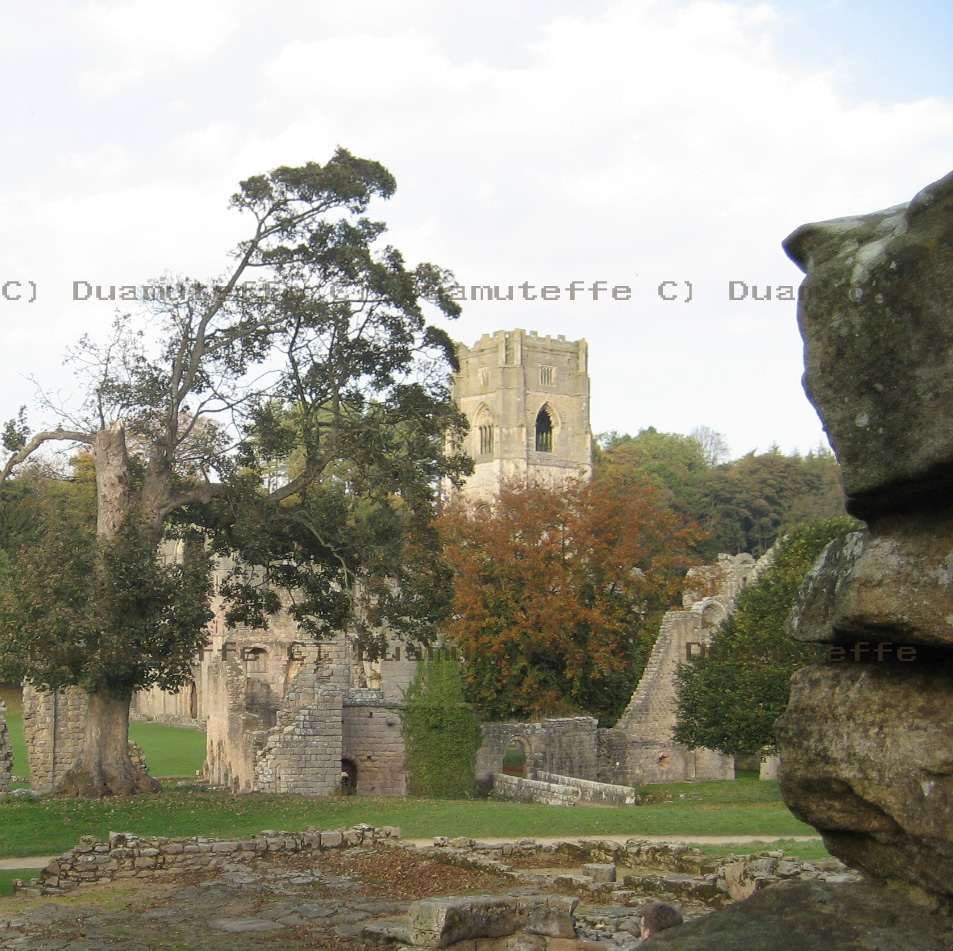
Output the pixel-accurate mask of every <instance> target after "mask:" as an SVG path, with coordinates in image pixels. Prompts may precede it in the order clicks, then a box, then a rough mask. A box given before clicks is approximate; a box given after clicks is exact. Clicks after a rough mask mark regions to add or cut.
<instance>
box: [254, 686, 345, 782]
mask: <svg viewBox="0 0 953 951" xmlns="http://www.w3.org/2000/svg"><path fill="white" fill-rule="evenodd" d="M342 702H343V691H342V689H341V688H340V686H338V685H337V684H334V683H328V682H327V681H325V680H324V679H323V678H321V677H319V675H318V674H317V673H316V672H315V671H314V670H313V669H312V670H302V671H301V672H300V673H299V674H298V676H297V677H296V678H295V681H294V684H293V685H292V689H291V691H290V693H289V694H288V696H287V698H286V699H285V701H284V703H283V704H282V706H281V707H280V709H279V711H278V723H277V724H276V725H275V726H274V727H272V729H271V730H269V731H268V734H267V736H266V738H265V743H264V746H263V748H262V751H261V753H260V754H259V756H258V758H257V760H256V763H255V775H256V785H255V788H256V789H258V790H260V791H261V792H274V793H296V794H297V795H300V796H330V795H331V794H332V793H333V792H335V791H336V790H337V789H339V788H340V782H341V736H342V729H343V726H342Z"/></svg>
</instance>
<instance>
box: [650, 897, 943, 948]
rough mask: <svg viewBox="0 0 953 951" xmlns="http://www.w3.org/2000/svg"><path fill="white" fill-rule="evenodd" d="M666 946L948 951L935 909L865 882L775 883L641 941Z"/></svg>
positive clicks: (653, 945)
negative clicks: (834, 883)
mask: <svg viewBox="0 0 953 951" xmlns="http://www.w3.org/2000/svg"><path fill="white" fill-rule="evenodd" d="M649 946H650V947H652V948H653V949H654V948H658V949H659V951H662V949H669V951H768V949H770V951H900V949H902V951H950V949H951V948H953V921H951V919H950V918H949V916H948V915H946V914H945V913H943V912H941V911H937V910H934V909H929V908H924V907H923V906H919V905H915V904H913V903H911V902H909V901H907V900H905V899H904V898H903V897H902V896H900V895H897V894H894V893H891V892H889V891H887V890H885V889H883V888H879V887H877V886H873V885H867V884H856V883H855V884H849V885H831V884H828V883H824V882H801V883H798V884H796V885H775V886H774V887H773V888H768V889H765V890H764V891H762V892H758V893H757V894H755V895H753V896H752V897H751V898H749V899H747V900H746V901H743V902H738V903H737V904H735V905H731V906H729V907H728V908H726V909H725V910H724V911H720V912H718V913H717V914H714V915H708V916H707V917H705V918H696V919H695V920H694V921H689V922H686V923H685V924H684V925H680V926H679V927H678V928H672V929H670V930H669V931H663V932H661V933H660V934H659V935H657V936H656V937H654V938H652V940H651V941H650V942H649V945H647V947H649Z"/></svg>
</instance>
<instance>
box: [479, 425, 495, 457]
mask: <svg viewBox="0 0 953 951" xmlns="http://www.w3.org/2000/svg"><path fill="white" fill-rule="evenodd" d="M492 452H493V426H492V424H490V423H483V424H482V425H481V426H480V455H481V456H487V455H489V454H490V453H492Z"/></svg>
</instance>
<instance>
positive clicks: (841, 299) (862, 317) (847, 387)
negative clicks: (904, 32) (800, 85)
mask: <svg viewBox="0 0 953 951" xmlns="http://www.w3.org/2000/svg"><path fill="white" fill-rule="evenodd" d="M785 250H786V251H787V252H788V254H789V255H790V256H791V257H792V258H793V259H794V261H795V262H796V263H797V264H798V265H799V266H800V267H801V268H802V269H803V270H805V271H806V272H807V274H808V276H807V278H806V280H805V281H804V284H803V285H802V289H801V295H802V301H801V306H800V307H799V320H800V325H801V333H802V335H803V337H804V349H805V365H806V372H805V384H804V385H805V389H806V390H807V393H808V396H809V398H810V399H811V402H812V403H813V404H814V405H815V407H816V408H817V411H818V413H819V414H820V415H821V417H822V419H823V421H824V425H825V428H826V430H827V432H828V434H829V436H830V439H831V444H832V445H833V446H834V451H835V452H836V454H837V458H838V459H839V460H840V463H841V465H842V467H843V472H844V490H845V493H846V495H847V504H848V511H849V512H851V514H854V515H857V516H858V517H860V518H864V519H868V518H870V517H872V516H875V515H878V514H882V513H883V512H886V511H896V510H901V509H910V508H916V507H918V506H919V505H920V504H921V503H922V502H923V501H924V500H928V499H935V498H937V497H942V496H944V495H948V493H949V492H950V490H951V489H953V425H951V423H950V421H951V420H953V320H950V307H951V303H950V302H951V301H953V174H950V175H948V176H946V178H943V179H941V180H940V181H938V182H935V183H934V184H932V185H930V186H928V187H927V188H925V189H923V191H921V192H920V193H919V194H918V195H917V196H916V197H915V198H914V199H913V200H912V201H911V202H910V203H909V204H908V205H899V206H897V207H895V208H889V209H887V210H886V211H880V212H876V213H875V214H870V215H866V216H862V217H857V218H841V219H837V220H833V221H825V222H820V223H817V224H809V225H804V226H802V227H801V228H799V229H798V230H797V231H795V232H794V233H793V234H792V235H790V236H789V237H788V238H787V240H786V241H785Z"/></svg>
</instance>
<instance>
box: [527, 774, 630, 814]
mask: <svg viewBox="0 0 953 951" xmlns="http://www.w3.org/2000/svg"><path fill="white" fill-rule="evenodd" d="M536 778H537V779H538V780H540V781H541V782H544V783H553V784H555V785H557V786H572V787H573V788H574V789H578V790H579V801H580V802H604V803H610V804H612V805H616V806H634V805H636V804H637V803H638V801H639V797H638V796H637V795H636V792H635V789H634V787H632V786H618V785H615V784H614V783H594V782H592V781H591V780H588V779H578V778H577V777H576V776H561V775H560V774H559V773H543V772H540V773H537V774H536Z"/></svg>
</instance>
